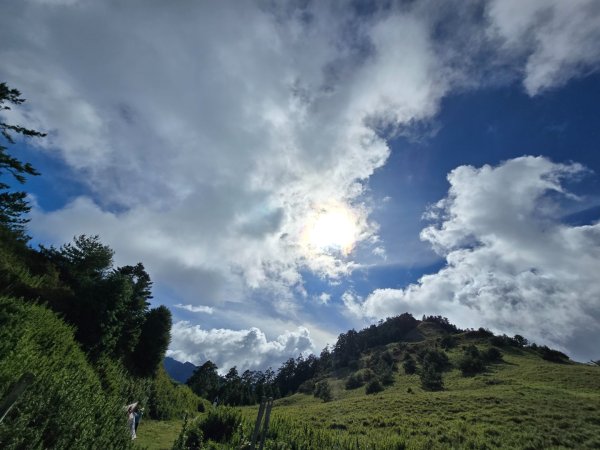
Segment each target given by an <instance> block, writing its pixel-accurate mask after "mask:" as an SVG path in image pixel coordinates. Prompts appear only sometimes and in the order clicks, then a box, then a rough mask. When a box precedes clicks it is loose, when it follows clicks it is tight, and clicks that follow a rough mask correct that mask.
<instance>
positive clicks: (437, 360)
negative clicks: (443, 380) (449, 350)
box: [420, 349, 451, 372]
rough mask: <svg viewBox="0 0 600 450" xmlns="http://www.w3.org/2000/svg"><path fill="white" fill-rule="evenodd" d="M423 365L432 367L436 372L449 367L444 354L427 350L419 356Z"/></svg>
mask: <svg viewBox="0 0 600 450" xmlns="http://www.w3.org/2000/svg"><path fill="white" fill-rule="evenodd" d="M420 356H421V359H422V362H423V365H424V366H425V365H430V366H433V367H434V369H435V371H436V372H443V371H445V370H448V369H449V368H450V367H451V364H450V360H449V359H448V355H447V354H446V352H443V351H442V352H440V351H437V350H433V349H427V350H425V351H424V352H422V353H421V354H420Z"/></svg>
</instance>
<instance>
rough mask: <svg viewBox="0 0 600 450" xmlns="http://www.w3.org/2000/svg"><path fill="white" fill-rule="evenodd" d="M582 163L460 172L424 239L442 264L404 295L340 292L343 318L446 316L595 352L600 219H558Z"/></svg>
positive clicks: (599, 323) (535, 161)
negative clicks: (588, 221) (571, 221)
mask: <svg viewBox="0 0 600 450" xmlns="http://www.w3.org/2000/svg"><path fill="white" fill-rule="evenodd" d="M584 172H585V169H584V168H583V167H582V166H581V165H579V164H575V163H573V164H557V163H553V162H551V161H549V160H548V159H546V158H543V157H530V156H528V157H521V158H517V159H513V160H509V161H507V162H505V163H503V164H501V165H499V166H497V167H491V166H487V165H486V166H483V167H481V168H475V167H472V166H461V167H458V168H456V169H454V170H453V171H452V172H451V173H450V174H449V175H448V181H449V182H450V189H449V192H448V196H447V197H446V198H444V199H443V200H441V201H440V202H438V203H437V204H436V205H434V206H433V207H432V209H431V210H430V211H429V214H428V217H429V218H430V219H432V220H435V223H433V224H432V225H430V226H428V227H427V228H425V229H424V230H423V231H422V233H421V237H422V239H424V240H425V241H427V242H429V243H430V244H431V245H432V246H433V247H434V249H435V250H436V251H437V252H438V253H439V254H440V255H441V256H443V257H444V258H445V259H446V263H447V264H446V266H445V267H444V268H443V269H441V270H440V271H439V272H437V273H434V274H431V275H425V276H423V277H422V278H421V279H420V280H419V282H418V283H417V284H412V285H410V286H408V287H407V288H405V289H378V290H375V291H374V292H372V293H371V294H370V295H369V296H368V297H367V298H365V299H362V298H357V297H356V296H354V295H352V294H351V293H346V294H345V295H344V299H343V300H344V303H345V305H346V308H347V310H348V311H349V312H351V313H352V314H354V315H357V316H360V317H372V318H381V317H385V316H389V315H393V314H398V313H402V312H405V311H409V312H412V313H414V314H416V315H421V314H443V315H445V316H447V317H448V318H449V319H450V320H451V321H453V322H455V323H457V324H458V325H460V326H463V327H479V326H484V327H489V328H491V329H493V330H496V331H500V332H506V333H519V334H522V335H525V336H527V337H529V338H531V339H533V340H534V341H537V342H540V343H546V344H550V345H554V346H558V347H560V348H562V349H565V350H567V351H568V352H569V353H570V354H571V355H572V356H575V357H578V358H589V357H592V356H593V353H594V352H595V351H597V349H596V343H597V336H598V332H599V331H600V301H599V300H598V299H599V298H600V283H599V282H598V277H597V267H600V223H595V224H592V225H584V226H569V225H566V224H563V223H561V221H560V215H561V208H560V202H561V201H562V200H564V199H565V197H567V198H571V199H572V200H574V199H575V198H576V197H574V196H573V195H572V194H570V193H569V192H567V191H566V190H565V188H564V183H565V182H566V181H573V180H574V179H575V180H576V179H577V178H578V177H579V176H581V175H582V174H583V173H584Z"/></svg>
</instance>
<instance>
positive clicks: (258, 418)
mask: <svg viewBox="0 0 600 450" xmlns="http://www.w3.org/2000/svg"><path fill="white" fill-rule="evenodd" d="M265 403H266V398H265V397H263V398H262V400H261V401H260V406H259V407H258V415H257V416H256V423H255V424H254V432H253V433H252V448H254V445H255V444H256V440H257V438H258V431H259V430H260V425H261V422H262V416H263V413H264V412H265Z"/></svg>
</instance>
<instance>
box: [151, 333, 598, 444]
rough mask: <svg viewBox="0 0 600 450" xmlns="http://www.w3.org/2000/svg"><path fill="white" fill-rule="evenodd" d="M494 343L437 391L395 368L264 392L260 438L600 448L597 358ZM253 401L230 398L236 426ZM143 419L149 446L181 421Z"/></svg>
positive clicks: (167, 437) (169, 436)
mask: <svg viewBox="0 0 600 450" xmlns="http://www.w3.org/2000/svg"><path fill="white" fill-rule="evenodd" d="M469 342H473V341H469ZM463 343H464V342H463ZM393 345H394V344H391V347H393ZM411 345H412V344H411ZM415 345H417V344H415ZM479 346H480V348H481V349H484V348H485V345H484V344H483V343H482V342H480V343H479ZM392 350H394V349H393V348H392ZM502 352H503V358H504V361H503V362H502V363H498V364H493V365H491V366H490V367H489V369H488V371H487V372H486V373H483V374H480V375H477V376H474V377H463V376H462V375H461V374H460V371H459V370H457V369H453V370H452V371H450V372H447V373H445V374H444V385H445V389H444V390H443V391H438V392H427V391H424V390H422V389H421V383H420V380H419V377H418V375H405V374H404V373H403V371H402V368H400V371H399V372H398V373H396V374H395V382H394V385H393V386H390V387H388V388H386V389H385V391H383V392H380V393H378V394H375V395H365V393H364V387H363V388H360V389H355V390H346V389H345V388H344V384H345V378H330V379H329V382H330V384H331V386H332V391H333V401H331V402H328V403H323V402H322V401H321V400H319V399H316V398H314V397H313V396H309V395H303V394H295V395H293V396H291V397H287V398H283V399H279V400H276V401H275V402H274V406H273V412H272V418H271V427H270V434H269V437H270V439H269V440H268V441H267V446H266V448H270V449H313V448H322V449H328V448H331V449H336V448H337V449H415V450H417V449H438V448H439V449H452V448H455V449H459V448H461V449H462V448H469V449H491V448H519V449H531V450H534V449H566V448H574V449H592V448H600V367H590V366H587V365H583V364H556V363H551V362H548V361H545V360H543V359H541V358H540V357H539V356H538V355H537V354H535V353H534V352H532V351H530V350H526V349H516V348H512V349H503V350H502ZM461 353H462V350H461V349H460V346H459V347H458V348H455V349H453V350H451V351H450V352H449V357H450V360H451V361H456V360H458V358H459V357H460V355H461ZM257 409H258V407H244V408H240V410H241V411H242V414H243V416H244V418H245V419H246V421H245V424H244V427H243V431H242V433H243V434H244V435H245V436H248V435H249V433H250V430H251V427H252V425H253V421H254V419H255V417H256V413H257ZM146 425H147V426H148V431H145V430H144V429H142V428H140V444H141V443H144V445H147V448H150V449H158V448H169V445H167V444H168V443H171V444H172V442H173V441H174V440H175V438H176V436H177V434H178V432H179V430H180V428H181V422H173V423H160V422H158V423H152V422H149V421H147V422H146ZM140 427H141V425H140ZM150 431H152V432H150ZM145 433H147V436H144V434H145ZM141 439H144V440H143V441H142V440H141ZM159 439H160V442H162V444H160V445H159V444H157V442H158V440H159ZM150 443H152V445H153V446H150ZM214 448H230V447H228V446H226V445H223V446H218V445H216V446H214Z"/></svg>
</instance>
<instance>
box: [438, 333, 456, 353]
mask: <svg viewBox="0 0 600 450" xmlns="http://www.w3.org/2000/svg"><path fill="white" fill-rule="evenodd" d="M440 346H441V347H442V348H443V349H444V350H450V349H451V348H453V347H456V339H455V338H454V336H452V335H446V336H444V337H443V338H442V339H440Z"/></svg>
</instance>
